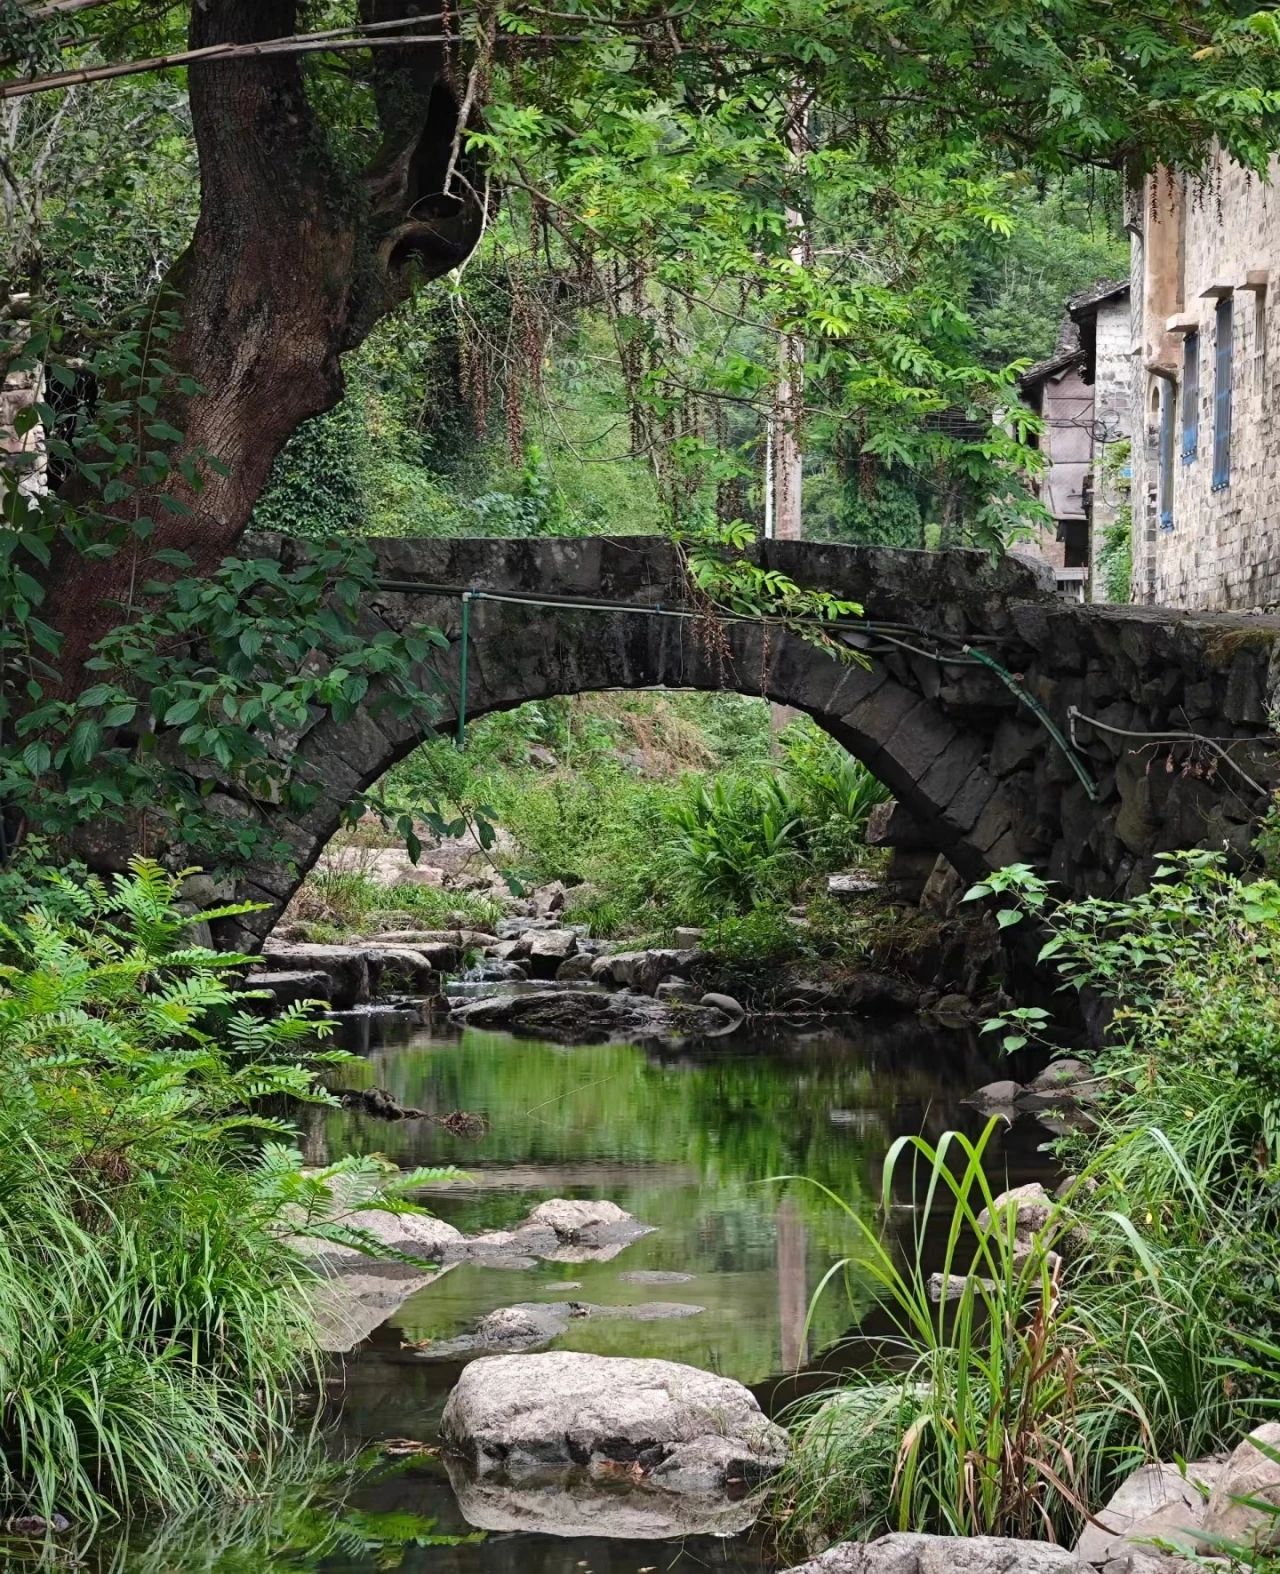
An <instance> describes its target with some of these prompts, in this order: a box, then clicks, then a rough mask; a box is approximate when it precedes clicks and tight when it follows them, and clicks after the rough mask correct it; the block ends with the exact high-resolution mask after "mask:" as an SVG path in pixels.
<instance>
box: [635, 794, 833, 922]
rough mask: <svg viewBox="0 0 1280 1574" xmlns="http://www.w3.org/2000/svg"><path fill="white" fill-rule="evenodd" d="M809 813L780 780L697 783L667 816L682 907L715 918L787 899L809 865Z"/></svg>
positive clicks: (676, 898) (674, 891) (671, 861)
mask: <svg viewBox="0 0 1280 1574" xmlns="http://www.w3.org/2000/svg"><path fill="white" fill-rule="evenodd" d="M802 814H803V811H802V807H801V805H800V803H799V801H798V800H797V798H796V796H795V795H794V793H793V792H792V791H791V789H790V787H789V786H788V784H787V783H786V781H785V780H784V779H783V778H782V777H780V776H766V777H742V778H736V779H735V778H732V777H730V778H727V779H725V778H721V779H719V780H716V781H712V782H710V783H705V782H698V783H696V784H694V785H691V787H690V789H689V790H688V791H687V793H686V794H685V796H683V797H682V798H680V799H678V800H677V801H676V802H675V803H673V804H672V805H671V807H670V808H669V809H668V811H667V815H666V819H667V824H668V826H669V827H670V831H669V841H668V843H667V846H666V848H665V856H666V861H667V863H668V866H669V868H670V870H671V875H672V886H673V889H672V892H671V894H672V896H673V898H674V901H675V904H676V906H677V908H678V909H680V910H682V911H684V912H687V913H688V914H689V915H690V916H692V917H711V916H714V915H715V914H718V913H734V912H745V911H747V910H748V909H750V908H752V907H755V906H757V905H760V904H762V903H767V902H770V901H778V900H781V899H782V898H783V897H784V896H786V895H787V894H788V893H789V892H790V891H792V890H794V889H795V887H796V886H797V885H798V883H799V880H800V878H801V876H802V875H803V872H804V868H805V862H804V853H803V841H804V837H803V831H804V826H803V819H802Z"/></svg>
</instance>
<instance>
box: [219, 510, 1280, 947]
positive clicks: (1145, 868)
mask: <svg viewBox="0 0 1280 1574" xmlns="http://www.w3.org/2000/svg"><path fill="white" fill-rule="evenodd" d="M372 545H373V548H374V550H375V552H376V554H377V559H378V564H379V570H380V574H381V575H382V576H383V582H384V584H385V587H386V588H384V589H381V590H380V591H379V592H378V593H377V594H374V595H371V596H369V597H368V598H367V604H366V605H364V606H363V607H362V609H361V617H362V623H363V626H364V627H365V628H366V630H367V632H368V633H369V634H370V635H373V634H376V633H377V632H378V631H379V630H382V629H384V628H388V627H389V628H392V629H402V628H404V627H406V626H407V625H410V624H419V625H420V624H427V625H431V626H433V627H435V628H438V629H440V630H442V631H443V632H444V633H445V634H446V635H447V636H448V637H449V641H450V644H449V648H448V650H447V652H441V653H440V654H439V657H438V659H437V661H436V663H435V668H434V673H435V677H436V679H437V681H438V683H439V687H440V691H441V694H442V701H441V707H440V711H439V714H438V715H437V716H435V717H434V718H428V717H425V716H423V717H410V718H408V719H406V720H403V721H400V720H395V719H393V718H392V717H391V715H390V714H389V712H387V711H386V710H381V711H380V710H379V709H378V708H377V705H376V695H375V694H374V693H372V692H371V694H370V695H369V696H368V698H367V699H366V702H365V704H364V705H363V706H362V707H361V709H360V711H359V712H358V714H356V715H355V716H354V717H352V718H351V719H350V720H348V721H346V722H342V723H336V722H334V721H333V719H332V718H331V717H328V716H327V715H325V714H323V713H319V712H318V713H317V714H316V716H315V719H314V721H313V722H312V724H311V725H310V727H309V728H308V729H307V730H305V731H304V732H303V733H302V734H301V736H295V737H293V738H291V739H289V740H288V747H289V757H290V758H291V760H292V769H293V770H295V771H298V772H302V773H305V774H306V776H307V777H308V779H311V780H313V781H314V782H316V783H317V784H318V786H319V789H320V790H319V796H318V798H317V799H316V801H315V803H314V805H313V807H312V808H310V809H309V810H308V811H307V812H306V813H305V814H302V815H297V814H294V815H290V814H289V813H287V812H286V811H285V810H284V809H282V808H280V807H278V806H273V805H271V804H266V803H253V802H249V801H246V800H243V799H242V800H240V801H239V802H238V803H236V804H234V805H232V804H225V805H224V807H226V808H227V809H228V810H234V812H236V813H238V814H241V815H245V814H249V815H252V816H255V817H257V818H259V819H260V820H261V821H263V822H264V823H265V824H267V825H268V826H269V827H270V828H271V830H272V831H273V832H274V833H275V836H276V838H277V840H279V841H280V842H283V843H285V844H287V845H288V847H290V848H291V849H292V858H291V859H288V860H282V861H281V862H278V863H258V864H255V865H253V866H252V867H250V868H249V869H248V870H247V871H246V872H245V875H244V878H243V880H242V881H241V884H240V888H239V889H240V895H241V896H242V897H244V898H249V899H253V900H255V901H260V902H264V903H266V904H267V907H266V910H265V911H264V912H262V913H259V914H256V915H254V916H253V918H252V919H250V920H249V923H250V927H251V930H252V931H253V935H252V937H251V936H249V935H245V936H242V937H240V938H241V940H242V941H243V942H245V943H249V942H251V939H260V938H261V936H262V935H264V934H265V933H266V932H267V931H268V930H269V928H270V926H271V924H272V923H273V922H274V921H275V918H276V916H277V915H278V913H279V911H280V910H281V908H282V906H283V905H284V903H285V902H287V900H288V898H289V896H290V895H291V893H292V892H293V890H294V889H295V888H296V886H297V884H298V882H299V881H300V879H301V877H302V875H303V874H304V873H305V872H306V870H307V869H308V868H310V866H311V864H312V863H313V862H314V860H315V859H316V857H317V856H318V855H319V853H320V851H321V850H322V849H323V847H324V846H325V844H326V843H327V842H328V840H329V839H330V837H331V836H332V835H333V834H334V832H335V831H336V830H337V829H338V827H339V824H340V819H341V815H342V811H343V808H344V807H345V806H346V805H347V804H348V803H349V802H350V801H351V799H352V797H353V796H354V795H355V794H356V793H358V792H359V791H361V790H362V789H366V788H369V787H371V786H372V785H373V784H374V783H375V782H376V781H377V780H378V778H379V777H380V776H382V775H383V773H384V772H385V771H387V770H388V769H389V767H391V766H392V765H394V764H395V763H396V762H397V761H398V760H400V759H401V758H402V757H403V756H404V755H406V754H408V753H409V752H410V751H411V750H412V749H413V748H414V747H415V746H416V745H417V744H418V743H419V742H420V741H421V739H422V737H423V736H424V733H425V732H426V730H427V726H428V723H429V722H430V721H434V725H435V726H436V727H437V728H438V729H439V730H442V731H443V730H448V729H451V728H452V727H453V725H454V722H455V718H456V711H457V695H458V693H459V686H460V678H461V670H460V669H461V666H462V656H463V642H462V640H461V638H460V636H461V632H462V615H463V602H462V599H461V594H460V593H461V592H462V591H464V590H467V591H472V592H476V593H479V594H477V596H476V598H475V599H472V600H471V601H470V603H469V611H468V623H469V628H468V638H467V640H466V715H467V716H468V717H469V718H475V717H479V716H482V715H485V714H487V713H489V712H492V711H499V710H506V709H510V708H512V707H514V706H516V705H520V704H522V703H523V702H524V701H526V700H536V699H541V698H545V697H548V696H551V695H560V694H576V693H585V692H587V691H591V690H602V689H615V688H623V689H628V688H630V689H634V688H647V687H653V686H667V687H671V688H684V689H703V690H715V689H733V690H737V691H739V692H741V693H744V694H757V695H763V696H765V697H767V698H768V699H770V700H773V701H776V702H778V703H780V704H783V705H787V706H792V707H795V708H796V709H798V710H801V711H804V712H807V713H808V714H809V715H810V716H812V717H813V718H814V720H815V721H816V722H817V723H818V724H819V725H820V726H821V727H823V728H824V729H825V730H826V731H827V732H828V733H830V735H831V736H832V737H834V738H836V739H837V740H838V741H839V742H840V743H841V744H843V745H844V746H845V747H846V748H847V749H848V750H849V751H850V752H851V753H853V754H855V755H856V756H857V757H858V758H859V759H861V760H863V761H864V762H865V763H866V764H867V765H868V766H869V767H870V768H871V769H872V770H873V771H874V772H875V773H876V775H878V776H879V777H880V778H881V780H883V781H884V782H885V783H886V785H887V786H888V787H889V788H890V789H891V790H892V791H893V793H894V795H895V796H896V797H897V799H898V800H899V802H900V803H901V804H902V805H904V806H905V807H906V809H907V810H908V811H909V814H910V817H911V820H912V821H913V822H914V826H915V828H916V831H917V834H918V835H919V836H920V837H921V838H922V839H923V840H924V841H925V842H926V843H927V844H929V845H931V846H932V847H935V848H936V849H937V850H938V851H939V852H942V853H945V854H946V856H947V857H948V858H949V859H950V860H951V862H952V863H953V864H954V866H955V867H956V869H957V870H959V872H960V873H961V874H962V875H963V876H965V877H966V878H969V879H973V878H978V877H980V876H981V875H982V874H983V873H985V872H986V871H988V870H990V869H993V868H998V867H1000V866H1001V865H1004V864H1008V863H1011V862H1015V861H1022V862H1027V863H1031V864H1034V865H1035V866H1037V867H1038V868H1040V869H1041V870H1043V871H1044V872H1045V873H1046V874H1047V875H1049V876H1051V877H1052V878H1053V879H1055V880H1058V881H1060V882H1062V883H1063V885H1064V886H1066V887H1067V888H1068V889H1069V890H1071V891H1073V892H1076V893H1093V894H1099V895H1113V894H1119V893H1124V892H1132V891H1134V890H1136V889H1139V888H1140V887H1141V886H1142V884H1143V883H1144V882H1145V881H1146V880H1147V879H1148V878H1149V876H1150V873H1151V870H1152V868H1153V867H1154V859H1155V855H1156V854H1157V853H1159V852H1160V851H1162V850H1167V849H1172V848H1178V847H1188V846H1193V845H1205V846H1221V845H1223V844H1226V845H1227V846H1228V847H1230V848H1231V849H1233V850H1234V851H1235V852H1237V853H1239V854H1244V853H1245V852H1247V850H1248V847H1249V844H1250V841H1251V838H1252V835H1253V831H1254V829H1255V828H1256V825H1257V822H1258V819H1259V818H1260V816H1261V815H1262V813H1264V812H1265V810H1266V807H1267V803H1268V793H1269V792H1270V791H1271V789H1272V788H1273V787H1274V786H1275V785H1276V783H1277V782H1280V757H1278V756H1276V755H1274V754H1273V753H1272V751H1271V749H1270V748H1269V747H1268V743H1267V741H1266V740H1267V739H1268V738H1269V736H1270V734H1271V732H1272V730H1273V716H1274V707H1275V706H1276V705H1277V704H1278V703H1280V619H1277V618H1272V617H1261V616H1249V615H1240V614H1207V613H1206V614H1200V613H1183V612H1174V611H1169V610H1164V609H1153V608H1147V607H1144V608H1134V607H1085V606H1082V605H1078V604H1072V603H1067V602H1063V601H1061V600H1059V599H1058V598H1057V597H1056V596H1055V595H1054V594H1053V592H1052V589H1051V588H1050V587H1047V586H1046V584H1045V581H1044V579H1043V578H1042V576H1041V572H1040V570H1039V569H1038V568H1037V567H1036V566H1035V565H1034V564H1032V563H1030V562H1028V561H1025V560H1021V559H1018V558H1017V557H1016V556H1013V557H1008V558H1006V559H1004V560H1003V561H1002V562H1000V563H992V562H991V560H990V559H989V558H987V557H986V556H985V555H984V554H981V553H976V552H964V551H948V552H938V553H925V552H913V551H894V550H883V549H878V548H860V547H844V546H831V545H822V544H817V543H808V542H767V543H764V544H762V546H761V547H760V549H759V554H760V557H759V560H760V561H761V563H762V564H764V565H765V566H769V567H776V568H779V569H781V570H782V571H783V572H785V573H786V574H788V575H789V576H790V577H791V578H792V579H794V580H795V581H797V582H798V583H800V584H802V585H809V586H814V587H819V588H823V589H827V590H831V591H834V592H837V593H839V594H840V595H842V596H847V597H848V598H849V599H851V600H856V601H859V602H861V603H862V605H863V607H864V609H865V619H866V627H864V628H861V629H856V630H853V631H851V632H850V633H849V634H848V635H847V636H846V637H847V638H848V639H850V640H851V641H853V642H855V643H859V644H861V645H863V646H864V647H866V648H868V650H869V651H870V652H871V653H872V655H871V662H870V666H869V667H867V668H863V667H862V666H859V665H854V664H851V663H847V662H842V661H839V660H837V659H834V658H833V657H832V656H831V655H829V654H827V653H826V652H824V651H822V650H819V649H816V648H815V647H814V646H813V645H812V644H810V643H809V642H807V641H806V640H804V639H802V638H801V637H799V636H798V635H797V634H794V633H791V632H786V631H783V630H781V629H778V628H776V627H775V628H771V629H768V630H765V629H764V628H762V627H761V626H760V625H759V624H758V623H752V622H748V621H741V622H732V621H731V622H728V623H725V624H723V625H721V630H720V637H718V638H717V639H714V640H708V639H707V637H706V626H705V624H700V623H699V621H698V620H697V619H695V618H692V617H688V616H683V617H682V616H672V615H670V614H671V613H673V612H680V611H684V610H687V608H686V594H685V586H684V582H683V577H682V574H681V571H680V566H679V563H678V561H677V559H676V556H675V554H674V552H673V550H672V548H671V547H670V545H669V544H668V543H667V542H665V541H663V540H659V539H652V538H648V537H637V536H625V537H607V538H592V539H588V540H581V541H579V540H543V541H513V540H493V539H486V540H479V539H469V540H458V541H423V540H387V541H375V542H373V543H372ZM256 550H258V551H259V552H260V553H261V552H262V551H264V550H266V551H270V552H272V553H277V554H280V555H283V556H285V557H289V556H290V555H294V554H298V553H302V552H305V551H306V550H307V547H306V544H305V543H304V542H299V541H291V540H285V539H282V538H271V539H270V541H269V543H268V542H265V541H259V542H258V543H257V545H256ZM490 597H493V598H505V599H489V598H490ZM548 603H550V604H548ZM593 603H605V604H608V605H606V607H605V609H604V610H601V609H600V608H599V607H598V606H596V605H593ZM965 647H968V650H967V651H966V649H965ZM426 676H427V675H426V674H424V678H425V677H426ZM1073 712H1074V713H1077V714H1074V715H1073ZM1084 717H1088V718H1092V719H1091V720H1089V721H1086V720H1084V719H1082V718H1084ZM1073 735H1074V740H1075V741H1074V745H1073V744H1072V742H1071V738H1072V736H1073ZM1197 737H1198V738H1202V739H1204V740H1206V741H1200V742H1197V741H1195V740H1196V738H1197ZM1210 740H1211V741H1210Z"/></svg>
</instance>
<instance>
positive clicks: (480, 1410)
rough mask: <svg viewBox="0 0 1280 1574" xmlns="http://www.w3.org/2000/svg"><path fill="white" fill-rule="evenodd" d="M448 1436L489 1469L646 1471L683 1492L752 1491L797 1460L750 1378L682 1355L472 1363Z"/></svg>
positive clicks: (576, 1355) (451, 1410)
mask: <svg viewBox="0 0 1280 1574" xmlns="http://www.w3.org/2000/svg"><path fill="white" fill-rule="evenodd" d="M441 1433H442V1435H443V1437H444V1438H445V1440H446V1442H449V1443H451V1444H452V1445H453V1446H454V1447H455V1448H457V1449H459V1450H460V1451H461V1452H462V1453H463V1454H464V1455H465V1456H466V1457H467V1458H468V1459H469V1460H470V1461H471V1463H472V1464H473V1466H474V1467H475V1469H476V1470H478V1471H479V1473H480V1474H481V1475H484V1474H490V1473H499V1472H500V1473H502V1474H504V1475H506V1476H508V1477H510V1478H511V1479H513V1480H519V1479H521V1478H524V1477H528V1476H531V1475H537V1474H540V1473H544V1472H550V1473H556V1472H563V1471H568V1470H572V1469H574V1468H575V1467H581V1466H586V1467H588V1468H589V1469H591V1470H593V1471H596V1472H599V1471H600V1470H606V1471H607V1470H608V1469H610V1468H612V1467H615V1466H616V1467H626V1468H628V1469H631V1468H633V1467H634V1468H635V1473H636V1475H637V1478H639V1479H643V1478H646V1477H651V1479H652V1484H653V1485H654V1486H663V1487H664V1488H665V1490H668V1491H673V1492H681V1491H697V1492H706V1491H707V1490H708V1486H709V1485H712V1486H718V1488H719V1489H720V1490H722V1491H723V1490H728V1489H729V1488H730V1487H732V1486H749V1485H751V1484H754V1483H755V1482H757V1481H759V1480H761V1479H763V1477H765V1476H767V1475H769V1474H771V1473H772V1472H773V1471H775V1470H777V1469H778V1468H779V1466H781V1464H782V1463H783V1460H784V1459H785V1457H786V1433H785V1432H783V1431H782V1429H781V1428H780V1427H777V1426H775V1425H774V1424H773V1423H772V1422H771V1421H768V1420H766V1418H765V1416H764V1414H763V1412H762V1411H761V1409H760V1406H759V1405H758V1404H757V1403H756V1400H755V1396H754V1395H753V1394H752V1393H751V1392H750V1390H749V1389H747V1388H744V1387H743V1385H742V1384H741V1383H735V1382H733V1381H732V1380H731V1379H730V1378H727V1377H718V1376H716V1375H715V1373H713V1372H702V1371H699V1370H698V1369H697V1368H696V1367H692V1366H682V1365H681V1364H680V1363H679V1362H676V1361H650V1360H632V1359H630V1358H627V1357H623V1356H604V1355H586V1354H582V1353H580V1352H578V1351H570V1350H553V1351H550V1352H549V1353H547V1354H544V1355H498V1356H487V1357H485V1358H483V1359H481V1360H478V1361H472V1362H471V1363H470V1365H469V1366H467V1367H465V1368H464V1370H463V1373H462V1376H461V1377H460V1378H459V1379H458V1383H457V1386H456V1387H455V1388H454V1390H453V1392H452V1393H451V1394H450V1395H449V1401H448V1403H447V1404H446V1406H445V1410H444V1416H443V1418H442V1420H441ZM668 1462H670V1465H671V1469H670V1472H669V1475H668V1478H667V1480H666V1482H665V1483H664V1481H663V1480H662V1467H663V1466H664V1465H667V1464H668Z"/></svg>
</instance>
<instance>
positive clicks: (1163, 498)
mask: <svg viewBox="0 0 1280 1574" xmlns="http://www.w3.org/2000/svg"><path fill="white" fill-rule="evenodd" d="M1173 406H1174V385H1173V383H1171V382H1169V381H1168V380H1167V379H1166V380H1164V381H1162V382H1161V384H1160V528H1161V530H1172V529H1173Z"/></svg>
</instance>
